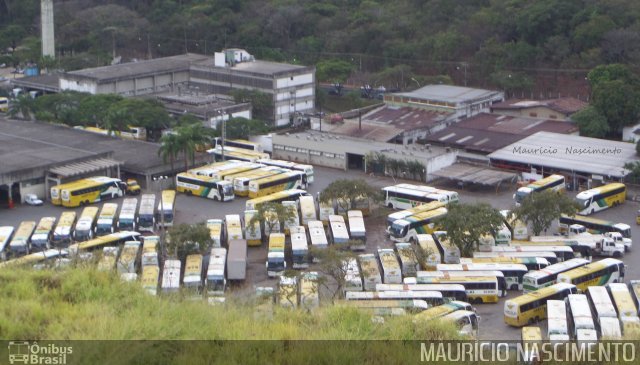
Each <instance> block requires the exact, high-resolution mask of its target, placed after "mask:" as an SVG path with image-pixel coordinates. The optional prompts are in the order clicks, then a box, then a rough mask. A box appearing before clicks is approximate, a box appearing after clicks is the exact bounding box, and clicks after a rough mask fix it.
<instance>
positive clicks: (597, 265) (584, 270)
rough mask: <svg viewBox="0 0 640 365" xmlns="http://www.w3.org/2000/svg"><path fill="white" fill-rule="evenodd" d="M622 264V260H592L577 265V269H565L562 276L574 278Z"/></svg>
mask: <svg viewBox="0 0 640 365" xmlns="http://www.w3.org/2000/svg"><path fill="white" fill-rule="evenodd" d="M620 264H622V261H620V260H616V259H612V258H606V259H602V260H600V261H595V262H591V263H589V264H587V265H584V266H580V267H576V268H575V269H571V270H568V271H565V272H563V273H562V276H565V277H568V278H569V279H574V278H576V277H580V276H583V275H587V274H589V273H591V272H593V271H597V270H600V269H603V268H606V267H609V266H614V265H620Z"/></svg>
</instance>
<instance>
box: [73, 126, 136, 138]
mask: <svg viewBox="0 0 640 365" xmlns="http://www.w3.org/2000/svg"><path fill="white" fill-rule="evenodd" d="M74 128H75V129H82V130H85V131H87V132H91V133H97V134H103V135H105V136H108V135H111V136H114V137H120V138H122V139H136V140H140V141H146V140H147V129H146V128H144V127H135V126H131V125H129V126H127V129H125V130H123V131H113V132H110V131H108V130H106V129H102V128H98V127H83V126H76V127H74Z"/></svg>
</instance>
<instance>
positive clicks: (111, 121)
mask: <svg viewBox="0 0 640 365" xmlns="http://www.w3.org/2000/svg"><path fill="white" fill-rule="evenodd" d="M127 119H128V113H127V110H126V109H124V108H122V107H121V106H120V105H118V104H115V105H112V106H110V107H109V109H107V112H106V114H105V116H104V120H103V121H102V124H101V127H102V128H103V129H106V130H107V134H108V135H112V134H117V132H120V131H122V130H125V129H127Z"/></svg>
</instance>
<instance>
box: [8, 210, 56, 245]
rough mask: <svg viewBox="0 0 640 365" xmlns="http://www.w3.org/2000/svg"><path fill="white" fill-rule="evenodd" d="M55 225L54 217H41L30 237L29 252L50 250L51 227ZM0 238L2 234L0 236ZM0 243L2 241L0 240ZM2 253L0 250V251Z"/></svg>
mask: <svg viewBox="0 0 640 365" xmlns="http://www.w3.org/2000/svg"><path fill="white" fill-rule="evenodd" d="M55 224H56V217H42V218H41V219H40V222H38V225H37V226H36V230H35V231H34V232H33V235H32V236H31V250H32V251H42V250H46V249H48V248H50V247H49V246H50V244H51V236H52V235H53V227H54V226H55ZM0 236H2V234H0ZM0 241H2V239H1V238H0ZM0 251H2V250H0Z"/></svg>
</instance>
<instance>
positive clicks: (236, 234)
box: [224, 214, 244, 244]
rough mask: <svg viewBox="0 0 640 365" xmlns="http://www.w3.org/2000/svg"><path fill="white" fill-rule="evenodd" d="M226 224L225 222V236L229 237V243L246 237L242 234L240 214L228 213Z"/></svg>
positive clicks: (225, 219)
mask: <svg viewBox="0 0 640 365" xmlns="http://www.w3.org/2000/svg"><path fill="white" fill-rule="evenodd" d="M224 224H225V236H226V239H227V244H228V243H229V242H230V241H233V240H242V239H244V237H243V234H242V222H241V221H240V215H238V214H227V215H226V216H225V217H224Z"/></svg>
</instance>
